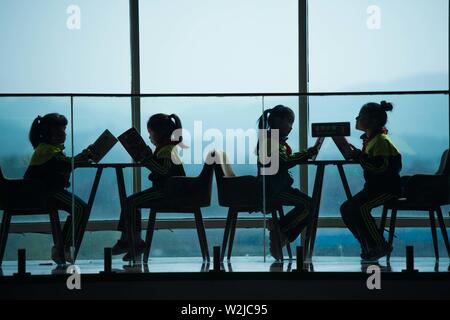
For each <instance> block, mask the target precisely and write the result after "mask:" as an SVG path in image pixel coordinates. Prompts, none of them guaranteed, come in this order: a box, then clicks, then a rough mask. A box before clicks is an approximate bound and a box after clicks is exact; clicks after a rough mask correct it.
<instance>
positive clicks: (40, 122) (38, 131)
mask: <svg viewBox="0 0 450 320" xmlns="http://www.w3.org/2000/svg"><path fill="white" fill-rule="evenodd" d="M67 123H68V122H67V119H66V117H64V116H63V115H61V114H58V113H49V114H46V115H45V116H43V117H41V116H38V117H37V118H36V119H34V121H33V124H32V125H31V129H30V133H29V139H30V142H31V145H32V146H33V148H35V149H36V147H37V146H38V145H39V144H40V143H48V144H54V145H57V144H63V143H64V142H65V141H66V127H67Z"/></svg>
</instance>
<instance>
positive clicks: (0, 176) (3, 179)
mask: <svg viewBox="0 0 450 320" xmlns="http://www.w3.org/2000/svg"><path fill="white" fill-rule="evenodd" d="M5 180H6V178H5V176H4V175H3V172H2V168H1V167H0V183H1V182H3V181H5Z"/></svg>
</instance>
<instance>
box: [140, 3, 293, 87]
mask: <svg viewBox="0 0 450 320" xmlns="http://www.w3.org/2000/svg"><path fill="white" fill-rule="evenodd" d="M139 4H140V38H141V83H142V92H145V93H216V92H217V93H219V92H220V93H223V92H233V93H236V92H241V93H245V92H296V91H297V90H298V4H297V1H296V0H281V1H280V0H245V1H242V0H217V1H204V0H190V1H184V0H175V1H162V0H157V1H140V3H139Z"/></svg>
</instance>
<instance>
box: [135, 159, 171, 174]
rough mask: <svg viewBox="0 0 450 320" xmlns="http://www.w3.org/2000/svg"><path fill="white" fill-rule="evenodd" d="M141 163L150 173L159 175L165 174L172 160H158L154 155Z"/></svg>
mask: <svg viewBox="0 0 450 320" xmlns="http://www.w3.org/2000/svg"><path fill="white" fill-rule="evenodd" d="M142 163H143V164H145V167H146V168H147V169H149V170H150V171H151V172H155V173H158V174H161V175H164V174H167V173H168V172H169V169H170V167H171V166H172V160H171V159H170V158H166V157H164V158H158V157H156V156H155V155H151V156H150V157H147V158H146V159H145V160H144V161H142Z"/></svg>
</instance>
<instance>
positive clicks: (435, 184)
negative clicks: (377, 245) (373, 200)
mask: <svg viewBox="0 0 450 320" xmlns="http://www.w3.org/2000/svg"><path fill="white" fill-rule="evenodd" d="M403 180H405V181H406V187H405V191H404V193H405V194H404V195H403V197H402V198H399V199H396V200H393V201H390V202H389V203H387V204H385V205H384V207H383V213H382V215H381V222H380V232H381V233H383V232H384V228H385V226H386V219H387V215H388V211H389V210H392V214H391V222H390V225H389V240H388V243H389V245H391V246H392V244H393V242H394V234H395V223H396V219H397V212H398V211H401V210H403V211H406V210H408V211H428V214H429V220H430V228H431V235H432V238H433V247H434V254H435V257H436V260H439V248H438V241H437V234H436V221H435V213H436V216H437V218H438V223H439V227H440V229H441V233H442V237H443V239H444V243H445V247H446V249H447V254H448V256H449V257H450V244H449V239H448V234H447V230H446V227H445V223H444V217H443V215H442V210H441V206H443V205H448V204H450V184H449V182H450V161H449V150H446V151H445V152H444V153H443V155H442V158H441V163H440V166H439V169H438V171H437V172H436V173H435V174H434V175H425V174H417V175H414V176H411V177H405V178H404V179H403ZM387 258H388V259H390V255H388V257H387Z"/></svg>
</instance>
